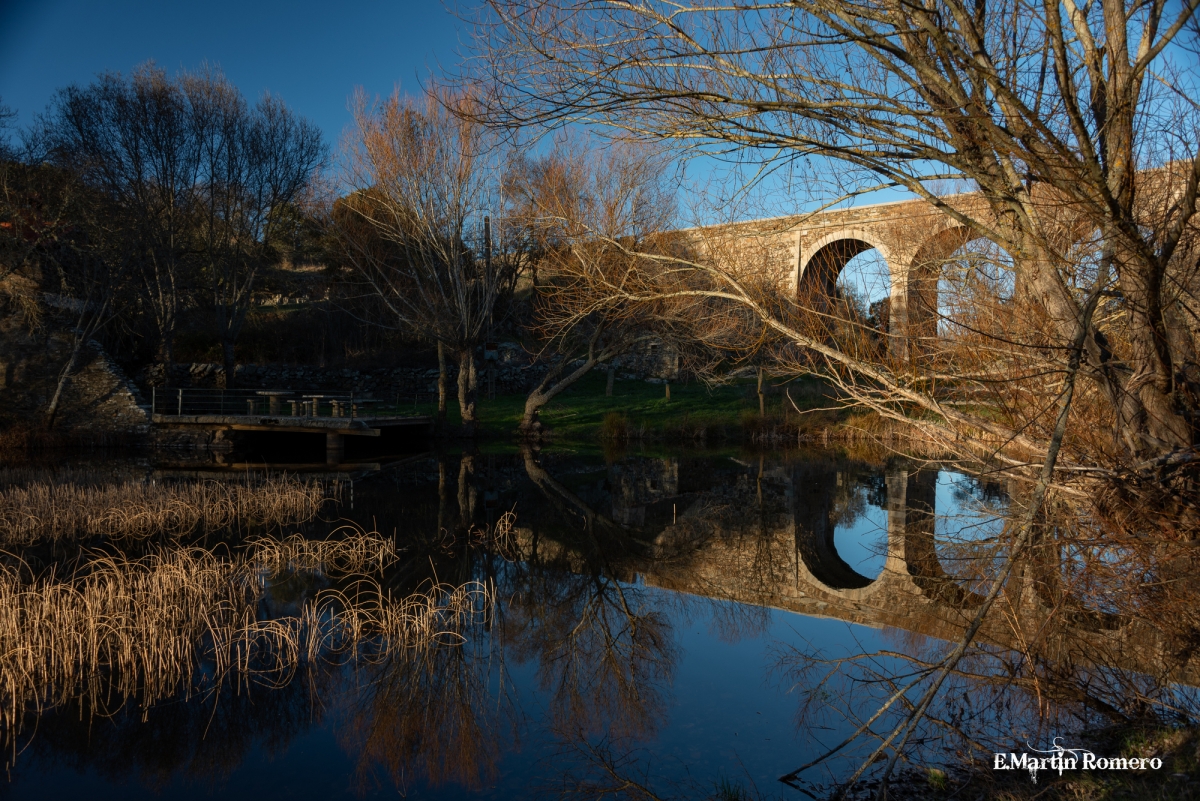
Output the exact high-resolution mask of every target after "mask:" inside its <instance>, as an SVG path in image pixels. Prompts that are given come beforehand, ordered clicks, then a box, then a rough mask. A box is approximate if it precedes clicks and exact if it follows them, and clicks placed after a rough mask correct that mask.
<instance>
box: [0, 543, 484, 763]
mask: <svg viewBox="0 0 1200 801" xmlns="http://www.w3.org/2000/svg"><path fill="white" fill-rule="evenodd" d="M395 558H396V553H395V549H394V545H393V544H392V543H391V542H390V540H385V539H384V538H383V537H381V536H379V535H378V534H375V533H364V532H356V533H350V534H348V535H347V536H345V537H343V538H340V539H338V540H331V541H327V542H320V543H301V542H299V541H298V540H297V538H289V539H287V540H284V541H282V542H277V543H267V542H261V541H260V542H258V543H255V544H254V545H252V546H251V547H250V548H248V549H247V550H246V551H245V552H244V553H241V554H239V555H237V556H235V557H232V558H220V557H217V556H215V555H214V554H212V553H210V552H208V551H205V550H203V549H196V548H179V547H175V548H171V549H169V550H163V551H160V552H155V553H152V554H151V555H149V556H145V557H142V558H139V559H126V558H124V557H120V556H111V555H101V554H97V555H95V556H94V558H92V559H90V560H88V561H87V562H86V564H84V565H82V566H81V567H80V568H79V569H78V570H77V571H76V572H75V573H74V574H72V575H70V576H57V575H54V574H48V575H44V576H40V577H36V578H30V577H29V574H28V571H27V570H25V569H24V568H23V567H22V566H15V567H14V566H6V567H3V568H0V730H2V731H3V733H4V734H3V736H4V738H5V740H6V741H7V742H6V744H7V745H15V737H16V735H17V734H19V733H20V732H21V729H22V726H23V724H24V722H25V721H26V719H27V717H28V715H29V713H30V712H35V713H36V712H37V711H39V710H41V709H45V708H49V707H53V706H57V705H60V704H63V703H66V702H69V701H72V700H76V699H78V700H81V701H82V702H83V703H84V706H85V707H86V708H87V709H89V710H90V712H91V714H96V715H106V714H111V713H113V712H115V711H116V710H117V709H119V708H121V707H122V706H123V705H124V704H126V703H131V702H136V703H138V704H139V705H140V706H141V707H142V708H143V709H148V708H149V707H150V706H151V705H153V704H154V703H156V702H159V701H162V700H165V699H168V698H175V697H178V696H179V695H180V694H181V693H182V694H184V695H186V696H190V695H192V694H194V693H203V692H211V691H214V690H216V689H218V688H219V687H221V686H222V685H225V684H227V683H229V684H234V685H237V686H241V685H243V684H248V683H250V682H257V683H267V684H276V683H286V682H287V681H289V680H290V678H291V677H292V675H293V673H294V672H295V671H296V670H297V668H298V667H299V666H300V665H301V664H303V663H304V661H305V660H308V661H310V662H311V661H315V660H318V659H329V660H335V661H336V660H338V659H341V660H345V659H356V660H365V661H376V660H380V659H384V658H386V657H388V656H389V655H391V654H394V653H396V652H397V651H405V650H413V649H418V650H419V649H428V648H433V647H438V646H444V645H451V644H456V643H461V642H463V641H465V639H466V635H467V633H468V630H469V629H470V628H471V627H472V626H475V625H477V624H480V623H483V622H486V621H487V620H488V619H489V617H490V615H491V612H492V609H493V608H494V604H495V597H494V592H493V589H492V588H491V587H490V586H489V585H484V584H479V583H474V582H472V583H468V584H464V585H461V586H448V585H444V584H435V585H430V586H427V587H426V588H424V589H423V590H422V591H419V592H416V593H414V594H412V595H409V596H406V597H403V598H392V597H391V596H390V595H388V594H386V593H384V592H383V591H382V590H381V589H380V587H379V584H378V582H377V581H375V580H374V578H372V576H370V575H368V574H366V573H359V572H358V571H359V570H361V569H366V570H369V571H371V572H377V571H379V570H382V569H383V568H385V567H386V566H387V565H389V564H390V563H391V562H392V561H394V560H395ZM281 565H290V566H293V567H296V566H300V565H321V566H324V567H325V568H326V569H327V570H329V571H331V573H333V574H336V573H338V572H341V571H342V570H343V569H344V570H346V571H347V572H348V573H349V574H350V576H351V577H352V578H353V579H354V580H352V581H350V582H349V584H348V587H349V589H342V590H338V589H325V590H321V591H319V592H317V593H315V595H313V596H312V597H310V598H308V599H306V600H305V601H304V602H303V604H302V607H301V609H300V611H299V613H298V614H297V615H294V616H289V617H281V618H277V619H260V617H261V616H260V614H259V609H260V601H262V600H263V599H264V597H266V595H267V593H268V589H267V584H268V582H267V579H268V578H269V577H270V576H272V575H275V574H276V571H277V570H278V569H279V568H280V566H281Z"/></svg>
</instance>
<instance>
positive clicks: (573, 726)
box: [504, 449, 677, 738]
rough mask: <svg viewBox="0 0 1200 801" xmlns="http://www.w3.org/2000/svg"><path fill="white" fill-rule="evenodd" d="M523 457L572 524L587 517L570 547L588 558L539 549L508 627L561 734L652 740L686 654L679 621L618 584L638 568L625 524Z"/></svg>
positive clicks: (518, 587)
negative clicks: (674, 625)
mask: <svg viewBox="0 0 1200 801" xmlns="http://www.w3.org/2000/svg"><path fill="white" fill-rule="evenodd" d="M523 455H524V461H525V468H526V471H527V473H528V475H529V477H530V479H531V480H532V481H533V483H534V485H535V486H536V487H537V488H538V489H539V490H541V491H542V492H543V493H544V494H545V496H546V497H547V499H549V500H550V501H551V502H552V503H553V504H554V505H555V507H556V508H558V509H560V510H562V511H563V512H564V513H566V514H567V515H569V516H570V518H573V519H574V520H580V519H582V522H583V526H582V531H578V538H577V540H576V541H575V542H573V543H569V544H571V545H574V546H575V554H578V556H579V557H582V559H581V560H569V559H568V560H563V559H562V558H559V559H557V560H556V559H554V558H553V557H551V560H550V561H549V563H546V562H544V561H541V560H540V559H539V557H538V555H537V553H536V552H535V553H532V554H530V556H532V559H531V560H530V562H529V563H527V564H524V565H522V566H519V567H516V569H515V570H514V573H513V575H512V578H511V582H512V583H511V593H512V595H511V598H512V601H511V603H510V605H509V609H508V614H507V616H506V619H505V621H504V624H505V632H506V638H507V640H508V642H509V643H510V647H511V648H512V649H513V652H514V653H515V654H516V655H517V657H518V658H520V659H522V660H528V659H536V660H537V662H538V678H539V681H540V683H541V686H542V687H543V689H547V690H549V691H550V692H551V697H552V699H553V700H552V703H551V716H552V721H553V722H552V725H553V726H554V727H555V729H556V730H557V731H558V732H559V733H560V734H562V735H564V736H567V737H571V738H586V737H587V736H589V735H592V734H596V733H598V732H608V733H609V734H610V735H611V736H614V737H622V738H626V737H647V736H650V735H652V734H653V733H654V732H655V731H656V729H657V727H658V724H659V722H660V719H661V717H662V715H663V713H664V711H665V702H664V692H665V687H666V685H667V684H668V683H669V681H670V677H671V673H672V670H673V668H674V662H675V659H676V657H677V653H676V649H675V646H674V643H673V632H672V630H671V625H670V620H669V617H668V615H667V614H665V612H664V610H662V609H661V608H659V605H658V604H657V602H656V599H655V598H654V597H653V595H652V594H650V593H647V592H646V591H645V590H644V589H640V588H638V587H636V586H631V585H628V584H622V583H621V582H619V581H617V579H616V578H615V576H617V575H622V574H625V573H626V571H627V568H626V566H625V563H627V562H628V551H627V550H626V548H627V547H628V543H622V542H621V537H620V534H619V532H620V527H619V526H617V525H616V524H615V523H614V522H613V521H612V520H611V519H609V518H607V517H605V516H604V515H601V514H599V513H597V512H596V511H595V510H593V509H592V508H591V507H590V506H589V505H588V504H587V503H585V502H584V501H583V500H582V499H580V498H579V497H578V496H577V495H576V494H575V493H573V492H571V491H570V490H569V489H567V488H566V487H564V486H563V485H562V484H561V483H560V482H558V481H557V480H555V479H554V478H553V477H552V476H551V475H550V474H549V473H548V472H547V471H546V470H545V469H544V468H543V467H542V466H541V464H540V463H539V462H538V460H537V459H536V457H535V456H534V455H533V453H532V451H530V450H529V449H526V450H525V452H524V454H523ZM603 535H608V536H607V537H603ZM602 537H603V538H602ZM622 545H624V546H625V547H622ZM605 546H607V547H605ZM572 569H573V570H574V572H572Z"/></svg>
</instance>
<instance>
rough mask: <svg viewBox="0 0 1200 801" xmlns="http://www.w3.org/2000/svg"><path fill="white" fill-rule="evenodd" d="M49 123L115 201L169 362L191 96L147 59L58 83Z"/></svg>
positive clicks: (192, 177)
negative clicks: (83, 80) (88, 80)
mask: <svg viewBox="0 0 1200 801" xmlns="http://www.w3.org/2000/svg"><path fill="white" fill-rule="evenodd" d="M46 126H47V133H48V138H49V148H50V151H51V153H52V154H53V157H54V160H55V161H56V162H57V163H59V164H61V165H63V166H65V167H67V168H68V169H71V170H73V171H74V172H76V173H77V174H79V175H80V176H81V177H82V178H83V180H84V181H85V182H87V183H88V184H90V185H92V186H95V187H97V188H99V189H100V190H101V191H102V192H104V193H105V194H106V195H107V196H108V197H109V198H111V199H112V201H113V203H114V204H115V207H114V212H116V215H115V216H114V218H113V222H114V224H116V225H117V226H119V228H120V229H121V232H120V233H121V235H122V236H123V237H124V239H125V240H126V241H125V248H126V250H127V251H128V254H129V255H130V256H131V257H133V259H134V264H135V275H136V278H137V286H138V289H139V294H140V296H141V301H142V303H143V304H144V308H145V309H146V310H147V311H148V313H149V317H150V319H151V320H152V321H153V325H154V329H155V332H156V335H157V348H156V349H157V352H158V353H157V355H158V357H159V359H160V360H161V361H162V362H163V363H164V364H165V365H167V366H168V367H169V366H170V364H171V362H172V361H174V342H175V332H176V330H177V327H178V325H179V319H180V314H181V312H182V308H183V305H184V303H185V302H186V298H185V291H186V286H185V285H186V284H187V282H188V277H189V276H188V275H187V272H188V266H189V265H188V262H189V257H190V256H191V251H192V241H191V239H192V237H191V225H192V212H193V209H192V203H191V201H192V192H193V190H194V189H195V186H196V182H197V180H198V179H199V174H200V152H199V146H198V142H197V138H196V131H195V126H194V124H193V119H192V110H191V108H190V103H189V98H188V97H187V96H186V95H185V93H184V92H183V90H182V88H181V87H180V85H179V83H178V82H176V81H172V80H171V79H169V78H168V77H167V75H166V73H165V72H164V71H163V70H161V69H159V68H157V67H155V66H154V64H153V63H147V64H145V65H143V66H141V67H138V68H137V69H136V70H134V72H133V73H132V74H131V75H130V76H129V77H128V78H126V77H124V76H122V75H120V74H118V73H106V74H104V75H101V76H100V78H99V79H98V80H97V81H96V82H95V83H94V84H92V85H90V86H87V87H78V86H70V87H68V88H66V89H64V90H62V91H61V92H60V93H59V94H58V96H57V97H56V99H55V101H54V103H53V105H52V107H51V111H50V113H49V115H48V118H47V120H46ZM167 372H168V375H169V372H170V371H169V370H168V371H167Z"/></svg>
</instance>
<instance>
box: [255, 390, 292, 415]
mask: <svg viewBox="0 0 1200 801" xmlns="http://www.w3.org/2000/svg"><path fill="white" fill-rule="evenodd" d="M254 394H255V395H263V396H265V397H266V398H267V406H268V408H269V412H268V413H269V414H271V415H277V414H279V399H280V398H283V397H286V396H288V395H291V394H292V393H291V392H289V391H287V390H282V389H260V390H259V391H258V392H255V393H254ZM292 416H293V417H295V416H296V404H295V403H293V404H292Z"/></svg>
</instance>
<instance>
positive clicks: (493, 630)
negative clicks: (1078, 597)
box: [0, 452, 1005, 800]
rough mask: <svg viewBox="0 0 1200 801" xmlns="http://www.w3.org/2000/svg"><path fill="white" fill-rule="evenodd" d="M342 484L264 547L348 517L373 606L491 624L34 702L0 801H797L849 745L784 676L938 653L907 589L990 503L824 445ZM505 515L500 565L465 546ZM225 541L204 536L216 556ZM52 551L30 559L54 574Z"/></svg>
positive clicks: (480, 545)
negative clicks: (837, 749)
mask: <svg viewBox="0 0 1200 801" xmlns="http://www.w3.org/2000/svg"><path fill="white" fill-rule="evenodd" d="M91 469H93V470H94V469H95V465H92V466H91ZM113 469H114V471H116V472H114V475H115V474H116V473H118V472H119V474H120V475H121V476H123V478H122V480H130V481H156V482H165V483H168V484H170V483H172V482H186V481H194V480H203V478H204V475H203V473H202V472H197V471H194V470H190V471H186V472H184V471H180V470H178V469H174V470H171V469H166V470H164V469H161V468H156V467H155V466H154V465H152V464H147V463H142V462H138V461H134V462H131V463H125V464H122V465H120V466H119V468H116V467H114V468H113ZM46 475H47V476H51V477H52V476H53V475H54V473H53V471H50V472H48V473H47V474H46ZM13 480H15V479H13ZM23 480H29V479H28V476H25V478H24V479H23ZM227 480H244V479H238V478H232V479H227ZM338 492H339V493H340V498H341V502H340V505H338V506H337V507H336V508H327V509H326V510H325V511H324V512H323V518H324V519H323V520H321V521H315V522H313V523H310V524H306V525H300V526H289V527H286V529H285V531H283V532H275V533H274V534H273V535H272V536H279V535H280V534H287V533H292V532H294V531H300V532H303V533H304V534H305V535H306V536H309V537H323V536H326V535H328V534H329V532H331V531H335V530H336V529H337V527H338V526H339V525H341V524H343V523H345V522H346V521H354V522H355V523H356V524H357V525H358V526H360V527H361V528H362V529H363V530H367V531H370V530H376V531H378V532H380V533H381V534H383V535H385V536H388V537H391V536H394V537H395V540H396V544H397V545H398V546H399V547H400V548H401V549H402V552H401V556H400V558H399V560H398V561H396V562H395V563H394V564H392V565H390V566H389V567H388V568H387V569H386V570H385V571H384V573H383V575H382V577H381V578H380V582H381V584H382V585H383V586H384V587H385V588H386V589H387V590H388V591H389V592H390V593H392V594H394V595H395V596H397V597H399V596H402V595H404V594H406V593H409V592H412V591H414V590H417V589H420V588H421V587H423V586H428V584H429V583H430V582H443V583H446V584H450V585H454V584H459V583H462V582H464V581H471V580H474V581H479V582H483V583H485V584H487V585H488V586H490V587H492V588H493V592H494V599H495V605H494V608H493V609H492V610H491V611H490V613H489V616H488V618H487V620H486V621H485V622H484V623H483V624H482V625H476V626H473V627H470V628H469V629H468V630H467V631H465V632H464V635H463V636H464V637H465V640H460V639H453V641H452V642H448V643H447V644H445V645H442V646H439V647H438V648H437V649H436V650H435V651H434V652H421V655H420V656H414V655H412V654H406V653H399V654H387V655H385V656H384V657H380V658H372V659H355V658H354V657H353V655H350V656H347V655H346V654H344V653H343V654H340V655H339V656H338V657H337V658H334V659H325V658H316V659H305V658H297V659H296V660H295V662H296V664H295V665H293V667H294V670H292V671H291V672H290V673H289V674H288V675H287V676H285V677H283V678H282V679H278V678H277V679H274V680H272V681H269V682H268V681H264V680H261V679H260V680H250V681H242V682H239V681H229V682H221V683H218V684H217V685H213V684H211V683H210V684H209V685H208V686H207V687H206V688H204V690H203V691H199V692H197V691H195V690H194V688H193V691H192V692H188V691H187V690H188V688H182V687H181V688H179V692H178V693H177V695H176V697H174V698H173V699H168V700H165V701H158V702H156V703H153V704H151V705H145V704H143V703H142V702H141V701H140V700H139V698H137V697H130V698H123V699H121V698H116V699H115V698H111V697H110V698H108V699H107V700H106V702H105V703H106V709H105V713H104V714H102V715H97V714H94V712H95V709H94V708H93V707H94V704H91V703H90V702H87V701H75V702H66V703H57V704H47V705H45V708H43V709H42V710H41V711H37V710H33V709H31V710H30V711H29V713H28V714H27V715H26V717H25V724H24V728H23V730H22V731H21V732H20V733H19V734H17V735H16V736H15V737H12V738H10V739H11V740H12V742H10V750H9V754H8V761H9V763H10V767H9V774H8V775H9V778H8V781H6V782H0V797H8V798H13V799H47V798H77V797H84V796H86V797H87V798H89V799H92V800H98V799H107V798H113V799H116V798H120V799H139V798H179V799H187V798H210V797H213V796H231V797H247V798H250V797H253V798H256V799H272V798H289V799H306V798H313V799H317V798H320V799H335V798H378V797H390V798H391V797H401V796H402V797H408V798H430V799H458V798H463V799H468V798H471V799H473V798H536V797H557V796H558V795H559V794H560V793H562V792H564V791H566V792H568V793H582V794H586V793H585V792H584V791H586V790H587V789H589V788H590V789H592V790H595V791H602V790H604V789H606V788H611V787H613V786H615V785H618V784H620V783H621V782H626V781H634V782H638V783H641V784H644V785H646V786H648V787H652V788H654V789H655V790H656V791H657V792H659V793H660V794H661V795H663V796H664V797H666V796H671V795H677V796H680V797H704V796H707V795H712V794H713V793H714V792H716V790H717V789H718V788H720V787H722V786H726V785H728V786H734V785H739V786H741V787H742V788H745V789H746V790H749V791H750V792H757V793H758V794H760V795H761V796H762V797H783V798H792V797H801V796H800V795H799V793H797V792H796V791H795V790H793V789H791V788H789V787H786V786H784V785H781V784H779V782H778V781H777V778H778V777H779V776H780V775H781V774H783V773H786V772H788V771H790V770H792V769H794V768H796V767H798V766H799V765H800V764H802V763H804V762H807V761H808V760H809V759H811V758H812V757H813V756H815V755H816V754H817V753H819V752H820V751H821V750H822V748H823V747H828V746H829V745H832V744H834V743H836V742H838V741H840V740H841V739H842V738H843V737H844V736H845V735H846V734H847V733H848V732H849V731H850V730H852V728H853V726H852V725H850V723H848V721H847V718H846V717H845V716H844V715H842V714H837V713H832V714H817V715H813V714H811V708H809V712H810V714H808V716H806V717H803V718H802V717H801V715H800V713H801V710H802V706H803V704H804V702H805V701H806V700H808V701H811V698H812V696H811V695H806V694H805V691H806V690H811V689H812V687H811V686H805V685H804V682H805V681H810V682H811V679H798V678H797V674H796V673H794V672H792V671H789V670H788V669H787V666H788V664H791V663H789V661H788V660H789V657H794V656H795V655H796V654H797V653H804V654H810V655H811V654H818V655H821V656H824V657H828V658H836V657H838V656H845V655H855V654H863V653H870V652H874V651H879V650H884V649H894V648H897V647H902V646H903V645H904V644H905V643H908V644H911V643H912V642H913V641H914V638H915V640H918V641H919V640H922V639H924V638H928V637H930V636H932V637H934V638H936V637H937V635H938V634H939V633H942V632H946V633H949V634H953V633H954V631H955V628H954V620H955V619H956V618H955V617H954V615H955V614H957V615H959V616H961V610H959V611H957V612H955V611H954V610H951V611H952V612H953V613H954V614H950V615H946V614H942V615H939V614H936V613H933V612H930V609H932V608H933V607H934V606H936V605H935V604H932V603H930V602H929V600H928V596H930V592H929V591H928V587H929V586H930V585H929V582H930V581H933V580H935V579H936V580H938V581H953V580H954V576H955V560H956V559H957V558H958V557H959V556H961V554H962V552H963V549H964V548H965V549H966V550H967V551H970V550H971V547H972V544H975V545H978V544H980V543H986V542H988V541H989V537H992V536H994V535H995V530H994V529H995V524H994V521H995V512H996V510H999V509H1002V508H1003V505H1004V502H1005V500H1004V494H1003V492H1001V491H1000V490H999V489H998V488H997V487H995V486H992V485H984V484H981V483H980V482H979V481H977V480H976V479H974V478H971V477H970V476H967V475H964V474H962V473H960V472H956V471H953V470H948V469H937V468H930V467H926V468H924V469H922V470H917V469H915V468H912V467H909V466H906V465H904V464H899V463H892V464H890V465H883V464H873V465H872V464H863V463H859V462H853V461H850V460H847V459H845V458H841V457H838V456H837V455H835V454H822V453H810V454H804V455H795V454H793V455H790V456H788V457H786V458H785V457H767V456H758V455H743V454H737V453H699V454H698V453H694V452H686V453H685V452H681V453H670V452H664V453H654V454H624V455H619V456H616V457H614V456H612V455H611V454H610V455H609V456H608V458H605V457H604V456H603V455H601V454H594V455H587V454H582V455H581V454H552V453H546V454H540V455H538V454H531V453H526V454H495V455H486V454H476V455H473V456H472V455H467V456H463V455H460V454H443V455H441V456H433V455H428V456H420V457H414V458H411V459H408V460H406V461H404V462H403V463H400V464H396V465H392V466H385V467H384V468H383V469H382V470H379V471H377V472H370V473H369V474H366V475H363V476H360V477H357V478H356V480H354V481H353V483H352V485H347V484H343V485H342V487H341V489H340V490H338ZM508 511H511V512H512V513H513V514H514V515H515V524H514V525H513V526H512V528H511V531H510V532H509V534H508V536H507V538H506V539H505V540H504V542H503V543H501V544H500V546H499V547H498V545H497V542H496V541H494V540H488V539H487V538H486V537H484V536H480V535H479V534H478V532H479V531H494V530H495V526H496V524H497V522H498V521H500V519H501V516H502V515H503V514H504V513H505V512H508ZM472 527H474V529H475V532H476V533H475V534H474V535H473V534H471V533H470V530H471V528H472ZM335 536H336V535H335ZM237 537H238V535H233V534H229V535H226V536H222V537H217V538H213V537H212V536H209V537H207V538H203V539H201V540H200V541H199V544H200V545H201V546H202V547H205V548H209V549H212V550H213V551H214V552H217V551H221V552H223V551H222V549H228V548H229V547H231V542H233V543H234V544H236V540H237ZM906 537H907V539H906ZM905 546H907V548H908V556H907V559H906V558H905V554H904V548H905ZM71 547H74V546H68V545H64V544H62V543H59V544H55V545H54V546H53V547H50V548H49V550H47V546H45V545H36V544H35V545H32V546H30V547H29V549H28V550H29V553H28V554H25V556H31V555H34V552H36V559H37V560H39V563H53V562H54V560H56V559H58V560H64V561H65V560H67V559H68V558H69V556H70V552H71ZM81 547H85V548H96V547H103V548H108V549H110V550H111V549H112V548H121V547H124V546H120V545H116V544H113V543H101V542H96V541H89V542H86V543H83V544H82V546H81ZM146 547H148V546H146V544H145V543H142V544H139V545H136V546H130V550H131V551H138V552H141V550H144V549H145V548H146ZM168 547H172V546H168ZM39 549H40V550H39ZM10 550H11V549H10ZM931 554H932V561H930V559H929V558H928V557H929V556H930V555H931ZM18 555H21V554H20V552H18ZM134 555H136V554H134ZM918 556H920V558H918ZM337 581H338V579H337V578H336V577H333V576H326V575H322V574H321V571H320V570H312V569H296V570H293V571H290V572H289V571H284V573H282V574H277V575H272V576H267V577H265V578H264V590H263V597H262V598H261V599H260V600H259V602H258V606H257V612H256V614H257V615H258V616H259V618H260V619H268V618H270V619H279V618H286V617H287V616H288V615H295V614H296V613H297V611H296V610H298V609H299V608H300V607H302V606H303V604H304V603H305V600H306V599H308V598H310V597H312V596H313V595H314V594H315V593H317V592H318V591H319V590H320V589H321V588H324V587H329V586H333V585H336V584H337ZM966 584H967V583H966V582H963V586H964V587H965V586H966ZM923 587H924V588H925V589H922V588H923ZM963 592H966V593H968V595H967V596H965V597H969V590H962V591H960V593H959V595H958V596H955V597H964V596H962V593H963ZM947 621H949V622H947ZM414 653H415V652H414ZM206 669H208V668H204V667H203V666H202V668H201V669H200V671H199V672H198V674H197V675H200V676H204V675H205V670H206ZM798 682H799V683H798ZM832 686H833V685H831V687H832ZM832 707H833V705H832V704H831V709H832ZM10 734H11V733H10ZM851 758H852V757H848V758H847V760H845V761H842V762H833V763H831V765H830V768H829V770H827V771H825V772H820V771H818V772H816V773H814V775H813V776H812V777H811V779H812V780H813V781H814V782H816V783H817V784H820V783H822V782H826V781H829V780H830V779H832V778H834V777H835V776H836V775H837V774H838V772H839V771H843V770H845V768H846V766H847V765H848V764H849V760H850V759H851ZM818 774H819V775H818Z"/></svg>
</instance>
